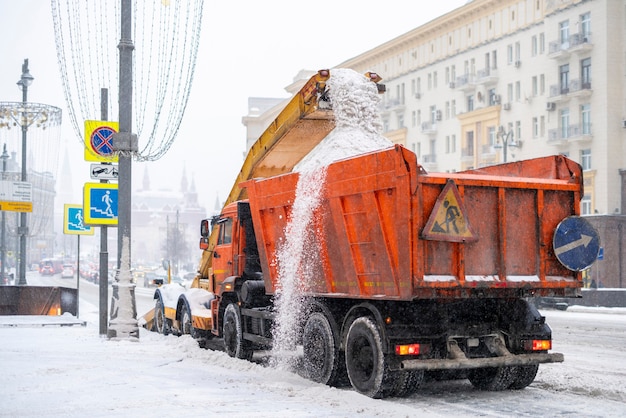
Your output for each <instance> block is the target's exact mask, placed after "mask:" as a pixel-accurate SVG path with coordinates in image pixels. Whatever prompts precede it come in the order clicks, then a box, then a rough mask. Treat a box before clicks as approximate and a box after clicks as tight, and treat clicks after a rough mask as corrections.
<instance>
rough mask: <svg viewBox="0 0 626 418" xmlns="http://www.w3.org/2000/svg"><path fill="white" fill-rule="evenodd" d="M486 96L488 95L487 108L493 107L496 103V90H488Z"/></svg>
mask: <svg viewBox="0 0 626 418" xmlns="http://www.w3.org/2000/svg"><path fill="white" fill-rule="evenodd" d="M487 94H488V95H489V106H495V105H497V104H498V103H496V101H497V100H496V89H495V88H493V89H489V91H488V92H487Z"/></svg>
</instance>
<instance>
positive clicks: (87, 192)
mask: <svg viewBox="0 0 626 418" xmlns="http://www.w3.org/2000/svg"><path fill="white" fill-rule="evenodd" d="M117 207H118V193H117V184H114V183H85V187H84V188H83V213H84V214H85V220H84V222H85V224H87V225H109V226H111V225H112V226H117Z"/></svg>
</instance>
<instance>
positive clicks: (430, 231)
mask: <svg viewBox="0 0 626 418" xmlns="http://www.w3.org/2000/svg"><path fill="white" fill-rule="evenodd" d="M466 214H467V212H466V210H465V206H464V205H463V199H461V195H460V194H459V189H457V187H456V184H454V181H453V180H448V183H447V184H446V186H445V187H444V188H443V190H442V191H441V193H440V194H439V197H438V198H437V201H436V202H435V206H434V207H433V210H432V212H431V213H430V217H429V218H428V222H426V226H425V227H424V230H423V231H422V238H424V239H429V240H435V241H452V242H472V241H477V240H478V237H477V236H476V234H474V233H473V232H472V228H471V226H470V224H469V221H468V219H467V215H466Z"/></svg>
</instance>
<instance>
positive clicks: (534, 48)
mask: <svg viewBox="0 0 626 418" xmlns="http://www.w3.org/2000/svg"><path fill="white" fill-rule="evenodd" d="M538 42H539V41H538V40H537V35H534V36H533V37H532V38H531V40H530V55H532V56H533V57H536V56H537V51H538V50H539V45H538Z"/></svg>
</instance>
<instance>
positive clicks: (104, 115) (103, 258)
mask: <svg viewBox="0 0 626 418" xmlns="http://www.w3.org/2000/svg"><path fill="white" fill-rule="evenodd" d="M108 107H109V90H108V89H106V88H102V89H100V117H101V120H108V119H109V115H108ZM100 182H101V183H107V181H106V180H100ZM107 232H108V230H107V226H106V225H102V226H101V227H100V273H99V274H100V283H99V288H100V335H107V332H108V331H107V328H108V319H109V312H108V306H107V304H108V302H109V253H108V242H107V241H108V234H107Z"/></svg>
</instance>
